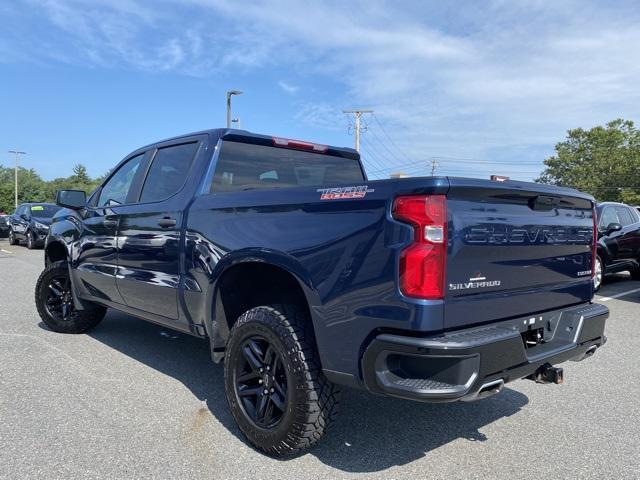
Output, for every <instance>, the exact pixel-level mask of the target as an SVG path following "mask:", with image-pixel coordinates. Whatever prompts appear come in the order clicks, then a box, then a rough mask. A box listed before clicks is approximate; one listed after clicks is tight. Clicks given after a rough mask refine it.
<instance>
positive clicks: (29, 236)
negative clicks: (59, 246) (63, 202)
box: [9, 203, 60, 249]
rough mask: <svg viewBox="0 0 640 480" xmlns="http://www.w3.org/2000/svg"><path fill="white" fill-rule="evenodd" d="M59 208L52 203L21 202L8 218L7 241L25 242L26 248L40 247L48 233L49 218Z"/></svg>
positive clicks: (14, 242)
mask: <svg viewBox="0 0 640 480" xmlns="http://www.w3.org/2000/svg"><path fill="white" fill-rule="evenodd" d="M58 210H60V207H59V206H57V205H54V204H52V203H23V204H22V205H19V206H18V208H17V209H16V211H15V213H14V214H13V215H11V217H10V220H9V227H10V229H9V243H10V244H11V245H17V244H19V243H20V242H21V241H22V242H25V243H26V245H27V248H29V249H34V248H36V247H42V246H43V245H44V240H45V238H47V234H48V233H49V226H50V225H51V219H52V218H53V216H54V215H55V214H56V213H57V212H58Z"/></svg>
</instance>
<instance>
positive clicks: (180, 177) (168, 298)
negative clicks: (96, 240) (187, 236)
mask: <svg viewBox="0 0 640 480" xmlns="http://www.w3.org/2000/svg"><path fill="white" fill-rule="evenodd" d="M199 145H200V139H199V138H198V137H194V138H189V139H181V140H180V141H179V142H178V143H176V142H173V143H171V142H165V143H163V144H160V145H157V146H156V148H153V149H152V150H151V151H150V153H149V158H150V162H149V164H148V166H147V172H146V175H145V179H144V181H143V183H142V184H141V188H140V193H139V200H138V201H137V202H136V203H135V204H132V205H128V206H124V207H122V209H120V210H119V228H118V275H117V280H116V283H117V285H118V290H119V291H120V293H121V294H122V297H123V298H124V301H125V302H126V304H127V305H128V306H130V307H133V308H136V309H139V310H142V311H144V312H147V313H151V314H154V315H158V316H161V317H164V318H167V319H170V320H178V317H179V315H178V288H179V285H180V249H179V245H180V233H181V226H182V218H183V212H184V210H185V209H186V206H187V203H188V200H189V198H190V192H183V191H182V190H183V187H184V185H185V182H186V179H187V175H188V173H189V170H190V169H191V166H192V164H193V160H194V158H195V155H196V152H197V151H198V148H199ZM187 194H189V195H187Z"/></svg>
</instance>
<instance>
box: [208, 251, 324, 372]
mask: <svg viewBox="0 0 640 480" xmlns="http://www.w3.org/2000/svg"><path fill="white" fill-rule="evenodd" d="M267 253H268V254H267ZM265 257H268V258H265ZM216 270H218V271H219V274H218V275H216V276H215V278H216V281H215V283H214V284H213V285H212V287H213V288H212V295H211V300H210V302H209V305H210V306H211V311H210V314H209V315H208V316H207V319H208V324H207V325H206V329H207V333H208V335H209V338H210V339H211V349H212V351H211V353H212V357H213V359H214V361H216V362H218V361H220V360H221V359H222V358H223V356H224V350H225V347H226V344H227V341H228V339H229V331H230V330H231V327H232V326H233V324H234V323H235V322H236V321H237V319H238V317H239V316H240V315H242V313H244V312H246V311H247V310H249V309H251V308H253V307H256V306H259V305H269V304H275V303H291V304H295V305H297V306H299V307H301V308H303V309H305V310H306V312H307V314H308V318H309V319H310V324H311V325H310V326H311V329H312V332H313V334H314V337H315V339H316V341H317V329H316V325H315V322H314V316H313V307H314V306H315V305H317V304H319V296H318V294H317V292H316V290H315V288H314V287H313V284H312V282H311V280H310V278H308V277H307V276H306V275H305V272H304V270H303V269H302V267H301V265H300V264H299V263H298V262H297V260H295V259H294V258H293V257H290V256H289V255H286V254H274V252H265V251H263V252H260V256H257V255H255V252H253V254H251V255H244V256H242V257H239V256H237V255H235V256H234V258H233V259H231V258H229V259H227V261H226V262H225V261H222V262H220V264H218V268H216Z"/></svg>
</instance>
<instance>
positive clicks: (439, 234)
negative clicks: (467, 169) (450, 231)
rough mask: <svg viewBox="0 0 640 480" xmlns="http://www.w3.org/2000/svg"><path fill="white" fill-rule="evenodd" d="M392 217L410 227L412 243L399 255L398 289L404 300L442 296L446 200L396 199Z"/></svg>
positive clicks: (437, 197)
mask: <svg viewBox="0 0 640 480" xmlns="http://www.w3.org/2000/svg"><path fill="white" fill-rule="evenodd" d="M393 216H394V218H396V219H397V220H400V221H402V222H407V223H410V224H411V225H413V229H414V238H413V243H412V244H411V245H409V246H408V247H406V248H405V249H404V250H403V251H402V252H401V254H400V290H401V291H402V293H403V294H404V295H406V296H408V297H416V298H422V299H427V300H437V299H441V298H443V297H444V281H445V266H446V258H447V200H446V197H445V196H444V195H410V196H404V197H398V198H397V199H396V201H395V202H394V204H393Z"/></svg>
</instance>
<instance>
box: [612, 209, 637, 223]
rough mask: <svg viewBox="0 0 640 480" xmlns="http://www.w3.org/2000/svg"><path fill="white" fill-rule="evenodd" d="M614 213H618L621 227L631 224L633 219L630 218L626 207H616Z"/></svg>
mask: <svg viewBox="0 0 640 480" xmlns="http://www.w3.org/2000/svg"><path fill="white" fill-rule="evenodd" d="M616 212H617V213H618V218H619V219H620V224H621V225H622V226H623V227H626V226H627V225H631V224H632V223H633V218H631V213H629V209H628V208H627V207H616Z"/></svg>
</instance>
